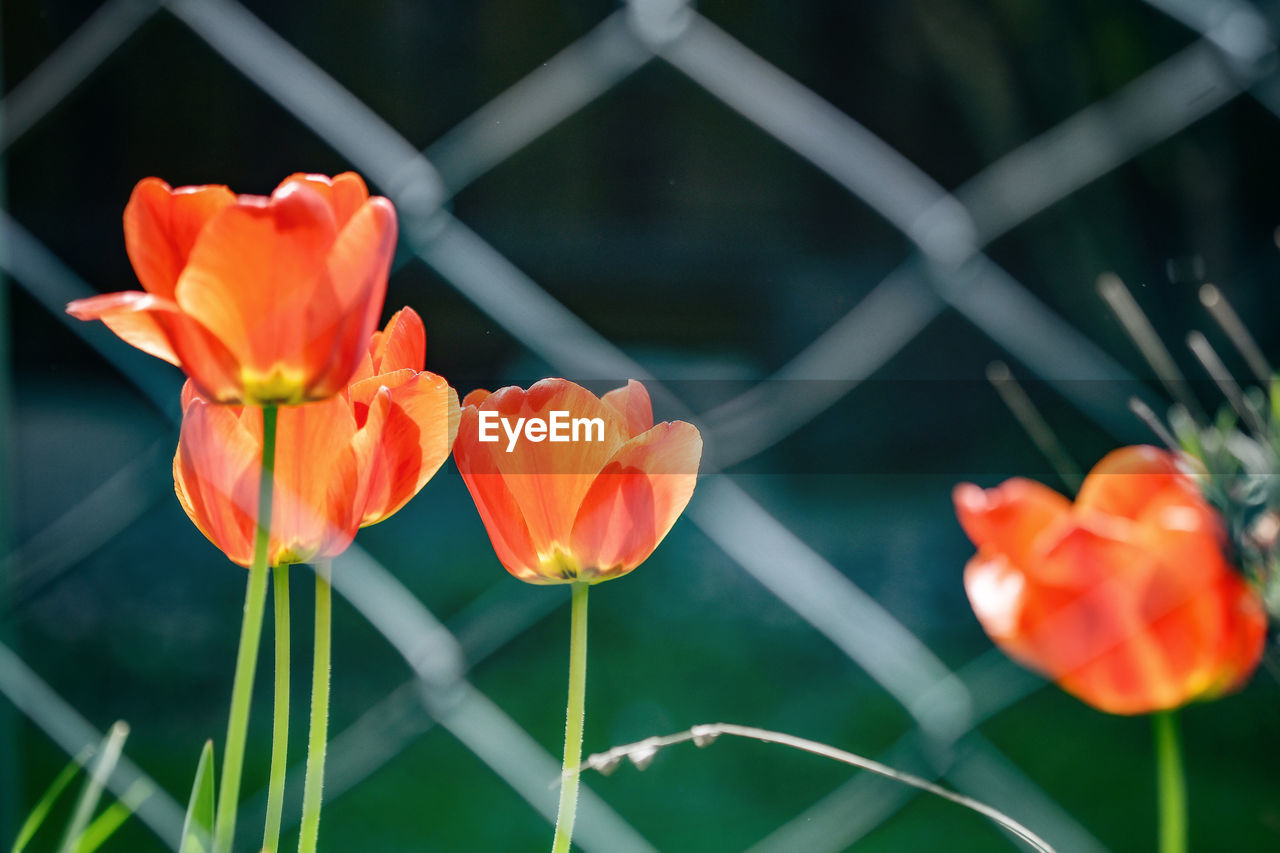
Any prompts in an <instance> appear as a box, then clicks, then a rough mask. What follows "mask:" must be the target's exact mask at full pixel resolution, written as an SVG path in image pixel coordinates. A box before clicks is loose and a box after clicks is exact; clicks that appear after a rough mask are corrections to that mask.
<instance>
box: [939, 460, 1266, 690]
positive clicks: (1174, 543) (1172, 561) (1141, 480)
mask: <svg viewBox="0 0 1280 853" xmlns="http://www.w3.org/2000/svg"><path fill="white" fill-rule="evenodd" d="M954 498H955V505H956V512H957V514H958V515H959V517H960V523H961V524H962V525H963V527H964V530H965V532H966V533H967V534H968V535H969V538H970V539H971V540H973V542H974V544H976V545H977V546H978V553H977V554H976V555H975V556H974V557H973V558H972V559H971V560H970V561H969V564H968V566H966V568H965V576H964V580H965V589H966V590H967V592H968V594H969V601H970V603H971V604H972V605H973V610H974V612H975V613H976V614H977V616H978V620H979V621H980V622H981V623H982V627H983V628H984V629H986V632H987V633H988V634H989V635H990V636H991V638H992V639H993V640H994V641H995V642H996V644H997V645H999V646H1000V647H1001V648H1002V649H1003V650H1004V651H1005V652H1006V653H1008V654H1009V655H1010V656H1012V657H1013V658H1015V659H1016V660H1018V661H1021V662H1022V663H1023V664H1025V665H1027V666H1029V667H1031V668H1032V669H1035V670H1038V671H1039V672H1041V673H1043V674H1044V675H1046V676H1047V677H1049V678H1051V679H1053V680H1054V681H1055V682H1057V683H1058V685H1059V686H1061V687H1062V688H1063V689H1064V690H1066V691H1068V692H1069V693H1072V694H1074V695H1075V696H1077V697H1079V698H1080V699H1082V700H1084V701H1085V702H1087V703H1089V704H1090V705H1093V706H1094V707H1096V708H1099V709H1100V710H1103V711H1108V712H1110V713H1114V714H1141V713H1148V712H1154V711H1161V710H1167V709H1171V708H1176V707H1178V706H1180V705H1183V704H1186V703H1187V702H1191V701H1194V700H1198V699H1211V698H1214V697H1216V696H1219V695H1221V694H1223V693H1225V692H1228V691H1230V690H1233V689H1235V688H1238V687H1240V686H1241V685H1243V684H1244V682H1246V681H1247V680H1248V679H1249V676H1250V675H1251V674H1252V673H1253V670H1254V668H1255V667H1256V666H1257V664H1258V660H1259V658H1260V657H1261V655H1262V649H1263V644H1264V641H1265V637H1266V617H1265V615H1264V611H1263V607H1262V602H1261V599H1260V598H1259V596H1258V594H1257V592H1255V590H1254V589H1253V587H1252V586H1250V585H1249V584H1248V583H1247V582H1246V581H1245V580H1244V578H1243V577H1242V576H1241V575H1240V574H1239V573H1238V572H1237V571H1236V570H1235V569H1234V568H1232V566H1231V565H1230V564H1228V562H1227V561H1226V559H1225V558H1224V556H1223V552H1222V548H1223V530H1222V524H1221V521H1220V520H1219V517H1218V515H1217V513H1216V512H1215V511H1214V510H1213V509H1212V508H1211V507H1210V506H1209V504H1208V503H1206V502H1205V500H1204V498H1203V497H1202V496H1201V494H1200V492H1199V491H1198V490H1197V488H1196V485H1195V483H1194V482H1193V481H1192V480H1191V479H1190V478H1189V477H1187V476H1186V475H1185V474H1183V473H1182V472H1181V471H1179V469H1178V467H1177V462H1176V459H1175V457H1174V456H1173V455H1172V454H1170V453H1167V452H1165V451H1163V450H1158V449H1156V448H1154V447H1125V448H1121V449H1119V450H1116V451H1114V452H1112V453H1110V454H1109V455H1107V456H1106V457H1105V458H1104V459H1103V460H1102V461H1101V462H1099V463H1098V465H1097V466H1096V467H1095V468H1094V469H1093V471H1091V472H1090V473H1089V476H1088V477H1087V478H1086V479H1085V481H1084V484H1083V486H1082V487H1081V489H1080V494H1079V497H1077V498H1076V501H1075V503H1074V504H1072V503H1071V502H1070V501H1068V500H1067V499H1066V498H1064V497H1063V496H1062V495H1060V494H1058V493H1057V492H1055V491H1053V490H1052V489H1049V488H1047V487H1045V486H1042V485H1040V484H1039V483H1036V482H1033V481H1031V480H1023V479H1012V480H1009V481H1007V482H1005V483H1004V484H1002V485H1001V486H999V487H997V488H994V489H989V490H983V489H980V488H978V487H977V486H974V485H971V484H968V483H964V484H961V485H960V486H957V487H956V489H955V494H954Z"/></svg>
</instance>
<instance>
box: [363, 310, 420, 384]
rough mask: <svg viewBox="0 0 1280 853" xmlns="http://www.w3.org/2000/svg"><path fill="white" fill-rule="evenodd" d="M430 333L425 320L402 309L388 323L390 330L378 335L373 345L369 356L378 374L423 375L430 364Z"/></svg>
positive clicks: (370, 346)
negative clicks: (403, 372)
mask: <svg viewBox="0 0 1280 853" xmlns="http://www.w3.org/2000/svg"><path fill="white" fill-rule="evenodd" d="M426 351H427V330H426V328H425V327H424V326H423V325H422V318H421V317H419V316H418V312H417V311H414V310H413V309H412V308H409V307H405V308H401V309H400V310H399V311H397V312H396V313H395V314H393V315H391V319H390V320H389V321H387V326H386V328H385V329H384V330H383V331H381V332H374V333H373V337H372V338H371V339H370V341H369V355H370V356H371V357H372V359H373V369H374V371H375V372H376V373H390V372H391V371H393V370H404V369H408V370H414V371H420V370H422V368H423V365H424V363H425V360H426Z"/></svg>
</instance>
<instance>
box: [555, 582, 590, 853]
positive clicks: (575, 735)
mask: <svg viewBox="0 0 1280 853" xmlns="http://www.w3.org/2000/svg"><path fill="white" fill-rule="evenodd" d="M588 589H590V586H589V585H588V584H585V583H581V582H579V583H575V584H574V585H573V604H572V610H571V613H570V617H569V619H570V626H571V627H570V629H569V702H568V707H567V708H566V709H565V718H564V769H563V771H562V772H561V774H560V809H559V811H558V812H557V813H556V835H555V839H554V840H553V841H552V842H551V853H569V848H570V845H571V843H572V841H573V820H574V817H575V816H576V815H577V812H578V776H579V773H578V769H579V767H580V766H581V764H582V726H583V721H584V718H585V714H586V698H587V590H588Z"/></svg>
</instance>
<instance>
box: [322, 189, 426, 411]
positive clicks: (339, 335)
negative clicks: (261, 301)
mask: <svg viewBox="0 0 1280 853" xmlns="http://www.w3.org/2000/svg"><path fill="white" fill-rule="evenodd" d="M395 245H396V213H395V208H393V207H392V206H391V202H389V201H387V200H386V199H385V198H381V197H377V198H371V199H369V200H368V201H367V202H365V204H364V205H363V206H361V207H360V209H359V210H357V211H356V212H355V214H353V215H352V217H351V220H350V221H349V222H348V223H347V224H346V226H345V227H344V228H343V229H342V231H341V232H340V233H339V234H338V236H337V239H336V241H335V242H334V244H333V247H332V248H331V249H330V250H329V254H328V257H327V259H326V261H325V269H324V273H323V276H322V282H321V283H320V286H319V287H318V288H316V293H317V294H319V295H320V298H319V301H318V303H317V304H315V305H313V306H311V308H310V310H309V311H308V312H307V314H306V319H305V325H306V330H307V331H306V340H307V343H306V356H305V362H306V364H308V365H310V366H312V368H313V376H314V378H313V379H312V380H311V382H310V383H309V388H308V395H309V396H310V397H311V398H313V399H318V398H323V397H327V396H330V395H332V394H337V393H339V392H340V391H341V390H342V389H343V388H344V387H345V386H346V385H347V383H348V382H349V381H351V377H352V376H353V374H354V373H355V372H356V370H357V368H358V367H359V365H360V363H361V359H363V357H364V354H365V352H366V349H365V347H366V344H367V342H368V341H369V338H370V336H371V335H372V334H373V332H374V330H375V329H377V327H378V318H379V317H380V316H382V303H383V299H384V297H385V295H386V282H387V276H388V274H389V272H390V270H391V258H392V255H393V254H394V252H395ZM419 364H421V362H419Z"/></svg>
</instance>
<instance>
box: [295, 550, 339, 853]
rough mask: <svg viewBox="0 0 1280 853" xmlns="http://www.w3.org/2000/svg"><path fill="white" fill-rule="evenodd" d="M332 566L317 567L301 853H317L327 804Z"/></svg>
mask: <svg viewBox="0 0 1280 853" xmlns="http://www.w3.org/2000/svg"><path fill="white" fill-rule="evenodd" d="M332 610H333V591H332V589H331V588H330V586H329V564H328V563H327V562H325V563H318V564H316V643H315V649H316V652H315V664H314V668H313V669H312V672H311V736H310V740H309V742H308V743H307V779H306V783H305V784H304V785H303V792H302V829H301V831H300V834H299V835H298V853H315V849H316V839H317V838H318V837H319V835H320V807H321V805H322V804H323V801H324V755H325V749H326V748H327V746H328V734H329V658H330V647H331V634H332V631H331V630H330V628H331V624H332V621H333V612H332Z"/></svg>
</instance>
